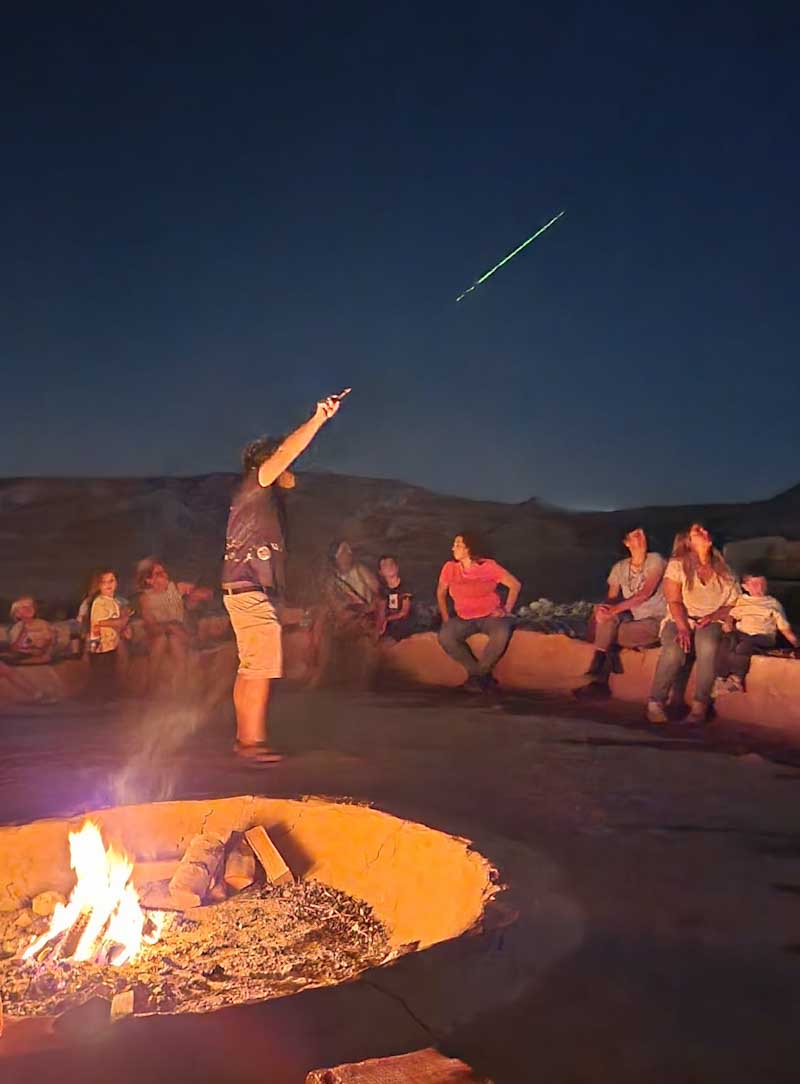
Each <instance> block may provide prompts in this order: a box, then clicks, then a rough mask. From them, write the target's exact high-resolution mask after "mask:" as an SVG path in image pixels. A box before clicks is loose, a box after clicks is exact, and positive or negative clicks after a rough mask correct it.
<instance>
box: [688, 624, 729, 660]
mask: <svg viewBox="0 0 800 1084" xmlns="http://www.w3.org/2000/svg"><path fill="white" fill-rule="evenodd" d="M718 629H719V626H718V625H709V626H708V627H707V628H705V629H698V631H697V632H696V633H695V638H694V649H695V653H696V654H697V656H698V658H707V657H708V656H709V655H716V653H717V651H718V650H719V645H720V641H721V639H722V637H721V635H720V631H721V630H720V631H717V630H718Z"/></svg>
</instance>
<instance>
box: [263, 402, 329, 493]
mask: <svg viewBox="0 0 800 1084" xmlns="http://www.w3.org/2000/svg"><path fill="white" fill-rule="evenodd" d="M340 406H341V402H340V400H339V399H338V398H337V396H335V395H329V396H328V398H327V399H321V400H320V401H319V402H318V403H317V408H316V410H315V411H314V413H313V414H312V415H311V417H310V418H309V419H308V421H307V422H303V424H302V425H299V426H298V427H297V429H295V431H294V432H293V433H290V434H289V436H288V437H287V438H286V440H284V441H283V443H282V444H281V446H280V447H279V448H278V449H277V450H276V451H275V452H273V453H272V455H271V456H270V457H269V459H265V460H264V462H263V463H262V464H261V466H260V467H259V468H258V482H259V485H262V486H264V487H266V486H271V485H272V483H273V482H274V481H275V480H276V479H277V478H279V477H280V475H281V474H283V472H284V471H285V470H288V469H289V467H291V465H292V463H294V461H295V459H297V457H298V456H299V455H301V453H302V452H304V451H305V450H306V448H307V447H308V446H309V444H310V443H311V441H312V440H313V439H314V437H315V436H316V435H317V433H318V432H319V431H320V429H321V428H322V427H323V425H324V424H325V422H327V421H328V420H329V419H330V418H332V417H333V416H334V414H335V413H336V412H337V410H338V409H339V407H340Z"/></svg>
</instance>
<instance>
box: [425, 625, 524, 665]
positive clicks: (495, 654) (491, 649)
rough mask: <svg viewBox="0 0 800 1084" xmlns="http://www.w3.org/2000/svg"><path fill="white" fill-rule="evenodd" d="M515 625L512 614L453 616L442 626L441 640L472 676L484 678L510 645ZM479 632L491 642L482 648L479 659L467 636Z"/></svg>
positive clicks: (445, 647)
mask: <svg viewBox="0 0 800 1084" xmlns="http://www.w3.org/2000/svg"><path fill="white" fill-rule="evenodd" d="M513 628H514V619H513V618H512V617H473V618H471V619H469V620H467V619H465V618H463V617H451V618H450V620H449V621H445V623H444V624H443V625H442V627H441V628H440V629H439V643H440V644H441V645H442V647H443V648H444V650H445V651H446V652H447V654H448V655H449V656H450V658H451V659H455V661H456V662H458V663H461V665H462V666H463V667H464V669H465V670H466V671H467V673H468V674H469V675H470V677H482V676H483V675H484V674H491V672H492V670H493V669H494V666H495V664H496V662H497V660H498V659H499V658H500V656H501V655H502V654H503V652H504V651H505V649H506V648H507V647H508V641H509V640H510V639H511V633H512V630H513ZM476 632H483V633H485V634H486V635H487V636H488V637H489V642H488V644H487V645H486V647H485V648H484V649H483V654H482V655H481V657H480V659H476V658H475V656H474V655H473V654H472V652H471V651H470V649H469V645H468V644H467V642H466V641H467V637H469V636H474V635H475V633H476Z"/></svg>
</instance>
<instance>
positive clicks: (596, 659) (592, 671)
mask: <svg viewBox="0 0 800 1084" xmlns="http://www.w3.org/2000/svg"><path fill="white" fill-rule="evenodd" d="M607 667H608V652H607V651H595V653H594V655H592V661H591V662H590V663H589V669H588V670H587V671H586V674H585V675H584V676H585V677H602V676H603V675H607V674H608V669H607Z"/></svg>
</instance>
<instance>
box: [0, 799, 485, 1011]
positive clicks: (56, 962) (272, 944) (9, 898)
mask: <svg viewBox="0 0 800 1084" xmlns="http://www.w3.org/2000/svg"><path fill="white" fill-rule="evenodd" d="M494 891H495V888H494V887H493V871H492V870H491V868H490V866H489V864H488V863H487V862H486V860H485V859H484V858H482V857H481V856H480V855H478V854H477V853H475V852H474V851H472V850H470V848H469V845H468V843H467V842H466V841H465V840H461V839H456V838H453V837H451V836H447V835H445V834H444V833H441V832H437V831H434V830H433V829H430V828H427V827H425V826H423V825H420V824H415V823H411V822H408V821H402V820H398V819H397V818H395V817H392V816H389V815H388V814H384V813H380V812H378V811H376V810H373V809H370V808H367V807H363V806H358V805H353V804H344V803H335V802H330V801H322V800H319V799H309V800H304V801H289V800H280V799H270V798H256V797H249V796H247V797H240V798H224V799H219V800H214V801H196V802H169V803H160V804H153V805H146V806H127V807H121V808H117V809H108V810H102V811H99V812H96V813H92V814H87V815H86V817H82V818H77V819H76V820H74V821H39V822H35V823H33V824H29V825H24V826H21V827H18V828H17V827H15V828H3V829H0V925H1V926H2V927H3V932H2V936H3V940H2V947H3V950H4V951H3V955H4V956H5V959H3V960H0V997H2V1002H3V1005H4V1009H5V1013H6V1016H7V1018H11V1019H14V1018H27V1017H33V1016H50V1017H53V1016H59V1015H60V1014H62V1013H65V1012H69V1011H70V1010H76V1009H77V1008H78V1007H79V1006H81V1005H83V1004H84V1003H86V1002H88V1001H89V1000H90V999H93V998H94V999H97V998H98V997H99V998H104V999H106V1000H107V1001H108V1002H110V1003H113V1005H114V1007H115V1010H116V1011H117V1012H123V1013H125V1014H130V1013H135V1014H137V1015H138V1014H145V1013H147V1014H150V1013H176V1012H208V1011H212V1010H215V1009H218V1008H221V1007H223V1006H226V1005H232V1004H237V1003H245V1002H253V1001H263V1000H266V999H268V998H273V997H282V996H285V995H287V994H290V993H294V992H296V991H298V990H303V989H308V988H310V987H314V986H325V985H332V984H335V983H339V982H342V981H345V980H347V979H352V978H354V977H355V976H357V975H358V974H359V973H360V972H362V971H364V970H365V969H367V968H370V967H375V966H378V965H380V964H383V963H386V962H389V961H391V960H392V959H394V958H396V957H397V956H398V955H400V954H402V953H405V952H408V951H412V950H417V949H424V948H427V947H429V946H430V945H433V944H435V943H437V942H440V941H443V940H448V939H450V938H453V937H457V936H458V935H460V934H461V933H463V932H465V931H466V930H467V929H469V928H470V927H471V926H473V925H474V924H475V923H476V922H477V920H478V919H479V918H480V916H481V914H482V912H483V909H484V906H485V904H486V902H487V900H488V899H489V898H490V897H491V896H492V895H493V893H494ZM37 912H38V913H37ZM48 912H49V913H48Z"/></svg>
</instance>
